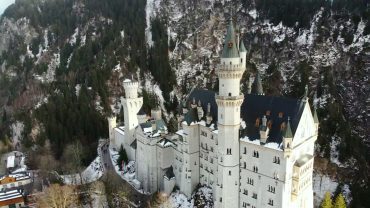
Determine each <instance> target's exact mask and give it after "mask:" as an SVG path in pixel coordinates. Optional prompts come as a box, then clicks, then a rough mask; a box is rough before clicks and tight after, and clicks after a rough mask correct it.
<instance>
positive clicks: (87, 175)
mask: <svg viewBox="0 0 370 208" xmlns="http://www.w3.org/2000/svg"><path fill="white" fill-rule="evenodd" d="M103 172H104V169H103V165H102V163H101V158H100V156H97V157H96V158H95V160H94V161H93V162H92V163H91V164H90V165H89V166H88V167H87V168H86V169H85V170H84V171H83V172H82V173H81V174H78V173H77V174H71V175H62V176H61V178H62V179H63V181H64V183H65V184H68V185H80V184H87V183H91V182H94V181H97V180H98V179H99V178H100V177H102V176H103Z"/></svg>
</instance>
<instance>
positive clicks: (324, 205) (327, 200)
mask: <svg viewBox="0 0 370 208" xmlns="http://www.w3.org/2000/svg"><path fill="white" fill-rule="evenodd" d="M320 208H333V202H332V200H331V196H330V193H329V192H326V193H325V196H324V199H323V201H322V202H321V206H320Z"/></svg>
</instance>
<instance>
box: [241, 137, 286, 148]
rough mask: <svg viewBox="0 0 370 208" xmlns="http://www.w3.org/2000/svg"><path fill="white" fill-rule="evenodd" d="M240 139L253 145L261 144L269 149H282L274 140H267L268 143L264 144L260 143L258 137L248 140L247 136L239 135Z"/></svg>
mask: <svg viewBox="0 0 370 208" xmlns="http://www.w3.org/2000/svg"><path fill="white" fill-rule="evenodd" d="M240 141H242V142H246V143H250V144H255V145H261V146H264V147H267V148H269V149H274V150H279V151H282V149H281V145H280V144H278V143H275V142H269V143H266V144H261V142H260V140H259V139H254V140H250V139H249V137H247V136H245V137H241V138H240Z"/></svg>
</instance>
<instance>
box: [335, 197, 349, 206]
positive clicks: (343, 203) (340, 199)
mask: <svg viewBox="0 0 370 208" xmlns="http://www.w3.org/2000/svg"><path fill="white" fill-rule="evenodd" d="M346 207H347V206H346V201H345V200H344V197H343V195H342V194H338V196H337V197H336V198H335V203H334V208H346Z"/></svg>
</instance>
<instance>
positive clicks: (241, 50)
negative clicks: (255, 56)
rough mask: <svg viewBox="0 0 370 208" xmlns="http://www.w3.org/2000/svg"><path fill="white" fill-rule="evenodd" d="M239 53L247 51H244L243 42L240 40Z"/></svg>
mask: <svg viewBox="0 0 370 208" xmlns="http://www.w3.org/2000/svg"><path fill="white" fill-rule="evenodd" d="M239 51H240V52H241V53H242V52H247V49H245V46H244V43H243V40H241V39H240V50H239Z"/></svg>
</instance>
